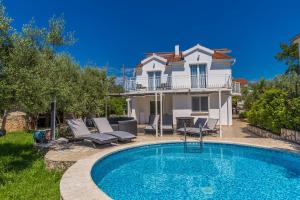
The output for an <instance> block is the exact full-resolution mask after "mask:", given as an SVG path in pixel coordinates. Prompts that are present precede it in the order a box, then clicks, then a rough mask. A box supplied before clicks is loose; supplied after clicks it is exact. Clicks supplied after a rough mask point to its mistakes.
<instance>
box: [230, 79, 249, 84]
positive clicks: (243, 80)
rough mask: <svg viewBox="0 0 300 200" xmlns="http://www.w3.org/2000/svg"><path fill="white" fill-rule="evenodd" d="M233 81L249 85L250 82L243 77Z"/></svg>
mask: <svg viewBox="0 0 300 200" xmlns="http://www.w3.org/2000/svg"><path fill="white" fill-rule="evenodd" d="M233 81H235V82H239V83H240V84H241V85H247V84H248V80H246V79H243V78H236V79H233Z"/></svg>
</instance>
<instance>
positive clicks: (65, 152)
mask: <svg viewBox="0 0 300 200" xmlns="http://www.w3.org/2000/svg"><path fill="white" fill-rule="evenodd" d="M246 126H247V123H245V122H242V121H239V120H234V122H233V125H232V126H222V132H223V137H222V138H220V137H219V135H218V134H216V135H212V136H205V137H204V141H206V140H209V141H226V142H234V143H243V144H250V145H251V144H252V145H258V146H266V147H271V148H276V149H285V150H291V151H296V152H300V146H299V145H297V144H294V143H290V142H287V141H283V140H275V139H271V138H261V137H259V136H257V135H254V134H252V133H251V132H249V131H248V130H247V129H246ZM183 139H184V137H183V136H182V135H178V134H174V135H172V134H165V135H164V136H163V137H158V138H156V137H155V136H154V135H151V134H150V135H149V134H147V135H145V134H143V133H139V134H138V137H137V138H136V139H135V141H134V142H131V143H127V144H122V143H120V144H113V145H109V146H107V145H106V146H103V145H102V146H97V148H94V147H93V146H92V145H91V144H90V143H88V142H80V143H75V144H74V143H68V144H64V145H58V146H56V147H55V148H54V149H52V150H50V151H48V153H47V154H46V155H45V163H46V167H47V168H48V169H61V170H65V169H67V168H68V167H70V166H71V165H72V164H73V163H75V162H76V161H78V160H80V159H83V158H86V157H89V156H91V155H94V154H96V153H99V152H101V151H104V150H107V149H113V148H116V147H118V146H129V145H130V146H131V145H132V144H133V143H134V144H140V143H145V142H155V141H157V142H159V141H166V140H172V141H178V140H183ZM188 140H190V141H195V140H198V139H197V138H194V137H188Z"/></svg>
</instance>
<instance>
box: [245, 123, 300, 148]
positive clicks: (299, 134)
mask: <svg viewBox="0 0 300 200" xmlns="http://www.w3.org/2000/svg"><path fill="white" fill-rule="evenodd" d="M247 129H248V130H249V131H251V132H252V133H254V134H256V135H259V136H261V137H264V138H273V139H282V140H287V141H289V142H295V143H298V144H300V131H294V130H290V129H285V128H282V129H281V133H280V135H277V134H275V133H272V132H270V131H267V130H264V129H261V128H259V127H256V126H252V125H247Z"/></svg>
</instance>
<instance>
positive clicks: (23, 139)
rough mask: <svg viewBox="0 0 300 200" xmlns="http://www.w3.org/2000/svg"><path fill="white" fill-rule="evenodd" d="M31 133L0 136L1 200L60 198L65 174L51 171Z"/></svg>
mask: <svg viewBox="0 0 300 200" xmlns="http://www.w3.org/2000/svg"><path fill="white" fill-rule="evenodd" d="M32 144H33V140H32V135H31V134H29V133H9V134H7V135H6V136H4V137H0V199H1V200H4V199H18V200H21V199H30V200H31V199H55V200H57V199H59V181H60V178H61V176H62V172H58V171H47V170H46V169H45V166H44V161H43V155H42V154H40V153H38V152H36V151H35V150H34V149H33V146H32Z"/></svg>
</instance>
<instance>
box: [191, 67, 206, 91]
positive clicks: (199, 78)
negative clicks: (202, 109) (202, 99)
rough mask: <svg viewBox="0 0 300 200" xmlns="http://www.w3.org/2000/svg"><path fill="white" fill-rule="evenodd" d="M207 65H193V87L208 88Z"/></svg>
mask: <svg viewBox="0 0 300 200" xmlns="http://www.w3.org/2000/svg"><path fill="white" fill-rule="evenodd" d="M206 80H207V77H206V65H205V64H200V65H191V87H192V88H206Z"/></svg>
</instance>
